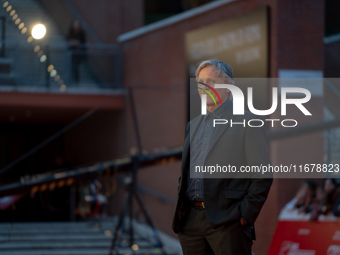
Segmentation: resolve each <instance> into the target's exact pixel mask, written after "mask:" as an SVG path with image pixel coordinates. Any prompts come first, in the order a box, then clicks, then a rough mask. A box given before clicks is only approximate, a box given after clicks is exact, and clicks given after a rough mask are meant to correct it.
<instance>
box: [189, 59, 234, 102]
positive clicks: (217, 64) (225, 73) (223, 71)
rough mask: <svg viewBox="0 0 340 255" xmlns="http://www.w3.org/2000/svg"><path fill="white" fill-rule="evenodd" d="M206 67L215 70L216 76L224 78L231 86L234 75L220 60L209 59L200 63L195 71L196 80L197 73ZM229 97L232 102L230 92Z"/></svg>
mask: <svg viewBox="0 0 340 255" xmlns="http://www.w3.org/2000/svg"><path fill="white" fill-rule="evenodd" d="M207 66H213V67H214V68H215V69H216V70H217V74H218V75H219V76H221V77H225V78H229V79H230V80H231V82H232V84H235V83H234V73H233V69H232V68H231V66H230V65H229V64H227V63H224V62H222V61H221V60H218V59H209V60H205V61H203V62H201V63H200V65H199V66H198V67H197V69H196V73H195V75H196V80H197V77H198V75H199V73H200V72H201V70H202V69H203V68H205V67H207ZM229 97H230V99H231V100H232V99H233V97H232V94H231V91H230V92H229Z"/></svg>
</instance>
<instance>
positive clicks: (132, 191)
mask: <svg viewBox="0 0 340 255" xmlns="http://www.w3.org/2000/svg"><path fill="white" fill-rule="evenodd" d="M128 92H129V93H128V95H129V99H130V104H131V108H132V114H133V121H134V125H135V132H136V137H137V143H138V147H139V153H141V152H142V144H141V139H140V135H139V128H138V122H137V115H136V109H135V105H134V100H133V95H132V90H131V89H129V91H128ZM142 158H143V155H141V154H139V155H135V156H133V157H132V158H131V159H132V160H131V164H130V166H129V172H130V174H131V177H132V180H131V182H130V183H128V184H127V186H126V189H127V192H128V196H127V198H126V201H125V206H124V210H123V212H122V213H121V214H120V215H119V220H118V224H117V226H116V229H115V232H114V236H113V239H112V243H111V247H110V255H113V252H114V251H115V252H116V254H118V251H117V249H116V242H117V241H118V238H119V235H120V234H121V233H122V232H123V230H124V219H125V216H126V215H127V213H128V214H129V218H130V226H129V245H130V247H131V248H132V245H134V231H133V226H132V220H133V201H132V198H133V197H134V198H135V199H136V201H137V203H138V206H139V208H140V209H141V211H142V213H143V214H144V216H145V218H146V220H147V224H148V225H149V226H150V227H151V229H152V231H153V235H154V239H155V241H156V242H155V244H154V247H155V248H160V250H161V252H162V254H166V252H165V250H164V246H163V243H162V241H161V239H160V236H159V233H158V231H157V229H156V228H155V227H154V225H153V222H152V219H151V217H150V215H149V214H148V212H147V211H146V209H145V206H144V204H143V202H142V199H141V198H140V196H139V194H138V190H137V172H138V168H139V163H140V160H141V159H142Z"/></svg>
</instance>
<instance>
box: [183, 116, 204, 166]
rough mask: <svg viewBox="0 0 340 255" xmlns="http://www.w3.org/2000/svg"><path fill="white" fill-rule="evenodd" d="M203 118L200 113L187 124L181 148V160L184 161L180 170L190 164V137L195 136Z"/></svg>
mask: <svg viewBox="0 0 340 255" xmlns="http://www.w3.org/2000/svg"><path fill="white" fill-rule="evenodd" d="M202 120H203V116H202V115H200V116H199V117H198V118H197V119H194V120H192V121H191V122H190V124H189V125H190V126H189V133H188V135H187V137H186V139H185V143H184V148H183V155H182V160H184V162H183V163H182V172H183V171H184V170H186V171H187V170H188V169H187V167H186V166H187V165H188V164H190V162H189V161H190V144H191V143H192V139H193V138H194V137H195V134H196V132H197V130H198V127H199V125H200V124H201V122H202Z"/></svg>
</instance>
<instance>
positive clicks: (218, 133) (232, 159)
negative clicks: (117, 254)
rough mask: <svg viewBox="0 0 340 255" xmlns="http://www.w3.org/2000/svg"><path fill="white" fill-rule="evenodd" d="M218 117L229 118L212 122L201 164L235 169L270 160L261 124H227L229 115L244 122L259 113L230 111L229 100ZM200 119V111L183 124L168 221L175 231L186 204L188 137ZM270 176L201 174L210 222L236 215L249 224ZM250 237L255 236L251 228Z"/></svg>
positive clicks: (264, 195) (225, 220) (265, 193)
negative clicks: (178, 172) (176, 181)
mask: <svg viewBox="0 0 340 255" xmlns="http://www.w3.org/2000/svg"><path fill="white" fill-rule="evenodd" d="M221 118H222V119H227V120H228V121H229V122H228V124H225V125H217V126H216V130H215V132H214V134H213V136H212V139H211V142H210V145H209V148H208V154H207V157H206V159H205V163H204V165H205V166H212V165H216V164H219V165H220V166H223V165H225V166H227V165H229V164H230V165H231V166H236V167H237V169H239V168H240V166H260V165H261V164H262V165H268V164H270V163H271V162H270V156H269V147H268V139H267V137H266V131H265V128H264V126H263V127H248V126H247V125H246V127H243V126H241V125H237V126H235V125H234V126H232V127H230V119H232V120H233V121H234V122H242V121H243V120H244V119H245V120H246V123H247V122H248V120H249V119H262V120H263V118H262V117H260V116H257V115H254V114H252V113H250V112H248V111H245V115H233V106H232V104H230V105H229V106H228V107H227V109H226V111H225V113H224V114H223V115H222V117H221ZM202 119H203V116H202V115H200V116H198V117H196V118H195V119H193V120H192V121H190V122H189V123H188V124H187V125H186V128H185V140H184V148H183V155H182V167H181V176H180V178H179V185H178V200H177V204H176V207H175V212H174V216H173V222H172V229H173V231H174V232H175V233H178V232H179V231H180V229H181V227H182V223H183V219H184V217H185V214H186V212H187V208H188V206H189V201H188V200H187V198H186V195H185V193H186V188H187V187H186V186H187V185H186V184H187V171H188V169H189V161H190V137H191V139H192V138H193V137H194V134H195V133H196V131H197V129H198V127H199V125H200V123H201V121H202ZM257 124H258V123H257ZM253 125H255V123H253ZM190 133H192V134H190ZM221 153H222V154H221ZM221 155H222V156H221ZM243 176H244V175H243ZM272 176H273V175H272V173H269V174H266V175H262V174H255V175H252V177H253V178H249V177H250V175H249V174H248V175H247V178H205V179H204V203H205V210H206V213H207V216H208V218H209V220H210V221H211V224H212V226H213V227H215V228H217V227H219V226H221V225H223V224H226V223H228V222H230V221H233V220H235V219H239V218H240V217H242V218H244V219H245V220H246V222H247V225H251V226H253V225H254V222H255V220H256V218H257V216H258V215H259V213H260V210H261V208H262V206H263V204H264V202H265V201H266V199H267V196H268V193H269V189H270V186H271V184H272V181H273V179H272ZM253 229H254V228H253ZM253 239H254V240H255V231H253Z"/></svg>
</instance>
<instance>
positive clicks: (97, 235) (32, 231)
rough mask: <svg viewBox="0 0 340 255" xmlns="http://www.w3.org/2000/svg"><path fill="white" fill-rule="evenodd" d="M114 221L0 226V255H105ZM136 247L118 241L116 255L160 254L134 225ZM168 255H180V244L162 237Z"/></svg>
mask: <svg viewBox="0 0 340 255" xmlns="http://www.w3.org/2000/svg"><path fill="white" fill-rule="evenodd" d="M116 222H117V217H116V218H113V219H111V220H105V221H100V222H99V221H97V222H46V223H13V224H11V223H0V255H5V254H6V255H66V254H68V255H108V254H109V247H110V245H111V240H112V234H113V231H114V227H115V224H116ZM134 229H135V232H136V235H135V236H136V238H135V244H137V245H138V250H137V251H133V250H132V249H131V248H130V247H128V240H129V238H128V236H127V235H126V234H124V235H122V237H121V238H120V240H119V244H120V246H121V247H120V248H118V252H119V254H132V253H133V254H150V255H151V254H161V251H160V250H159V249H158V248H154V247H152V238H151V237H152V231H151V229H149V228H148V227H147V226H145V225H143V224H141V223H137V222H134ZM161 239H162V242H163V243H164V246H165V250H166V252H167V254H181V248H180V245H179V242H178V241H177V240H175V239H174V238H171V237H169V236H167V235H165V234H162V233H161Z"/></svg>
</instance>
